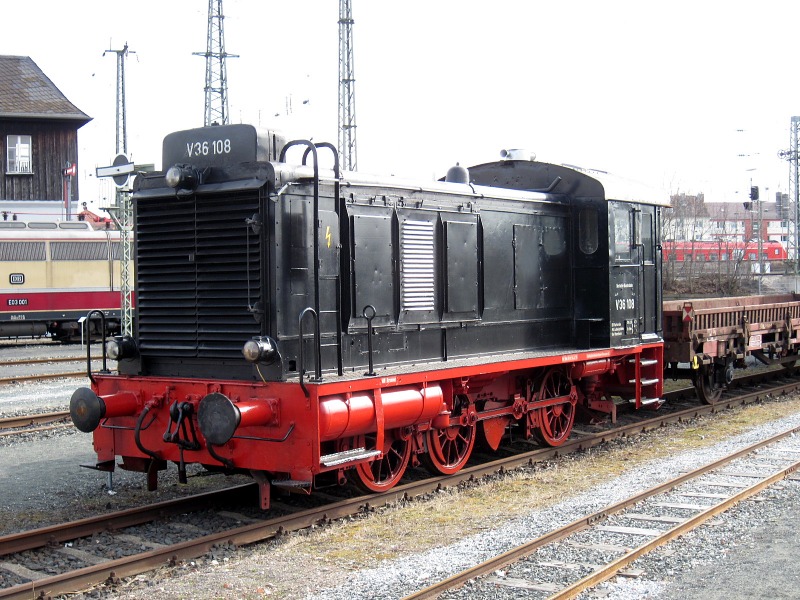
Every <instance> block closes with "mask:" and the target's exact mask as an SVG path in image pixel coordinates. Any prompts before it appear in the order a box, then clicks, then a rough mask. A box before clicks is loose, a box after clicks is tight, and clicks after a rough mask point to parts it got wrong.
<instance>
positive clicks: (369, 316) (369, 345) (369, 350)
mask: <svg viewBox="0 0 800 600" xmlns="http://www.w3.org/2000/svg"><path fill="white" fill-rule="evenodd" d="M367 309H369V310H370V311H371V314H368V313H367ZM361 314H362V315H364V318H365V319H366V320H367V359H368V360H369V371H367V372H366V373H364V375H366V376H367V377H375V368H374V365H373V361H372V335H373V334H372V319H374V318H375V315H377V314H378V311H377V310H375V307H374V306H372V304H367V305H366V306H365V307H364V310H362V311H361Z"/></svg>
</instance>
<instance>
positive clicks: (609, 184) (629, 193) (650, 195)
mask: <svg viewBox="0 0 800 600" xmlns="http://www.w3.org/2000/svg"><path fill="white" fill-rule="evenodd" d="M563 166H564V167H567V168H569V169H574V170H576V171H579V172H581V173H584V174H586V175H588V176H589V177H592V178H593V179H596V180H597V181H598V182H600V184H601V185H602V186H603V189H604V190H605V193H606V199H607V200H621V201H623V202H640V203H644V204H654V205H657V206H670V198H669V193H668V192H667V191H666V190H662V189H658V188H653V187H650V186H648V185H645V184H643V183H641V182H638V181H633V180H631V179H626V178H624V177H620V176H618V175H614V174H612V173H608V172H606V171H598V170H595V169H586V168H583V167H578V166H575V165H563Z"/></svg>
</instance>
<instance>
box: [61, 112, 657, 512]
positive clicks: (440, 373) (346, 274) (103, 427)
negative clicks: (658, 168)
mask: <svg viewBox="0 0 800 600" xmlns="http://www.w3.org/2000/svg"><path fill="white" fill-rule="evenodd" d="M290 153H294V154H293V156H294V157H295V160H294V161H290V160H289V158H288V157H289V155H290ZM318 154H319V155H320V156H318ZM323 155H324V156H328V157H330V156H331V155H332V157H333V159H332V161H331V162H332V163H333V164H332V168H330V169H322V168H320V166H319V161H320V158H321V156H323ZM309 162H310V163H311V164H308V163H309ZM163 164H164V165H170V167H169V168H168V170H167V172H166V173H155V174H146V175H141V176H139V177H138V178H137V180H136V183H135V184H134V193H133V203H134V214H135V219H134V227H135V229H134V235H135V239H136V250H135V260H136V263H135V272H136V286H135V287H136V294H137V298H136V311H135V319H134V321H135V328H134V335H133V336H117V337H115V338H114V339H113V340H110V341H108V342H107V343H106V344H105V346H106V348H105V352H106V355H107V356H108V357H109V358H111V359H113V360H116V361H117V366H118V373H113V374H109V373H92V374H91V378H92V386H91V388H81V389H79V390H77V391H76V392H75V394H74V395H73V397H72V401H71V403H70V412H71V416H72V419H73V422H74V423H75V425H76V426H77V427H78V428H79V429H81V430H82V431H85V432H93V436H94V447H95V450H96V452H97V459H98V461H97V465H96V466H97V468H98V469H102V470H113V469H114V468H115V466H116V462H117V458H120V459H121V462H120V463H119V464H120V465H121V467H122V468H125V469H130V470H135V471H141V472H143V473H146V474H147V476H148V481H149V486H150V487H151V488H154V487H155V486H156V483H157V480H156V476H157V472H158V471H159V470H162V469H165V468H167V465H168V464H169V463H175V464H177V465H178V471H179V477H180V478H181V479H182V480H185V478H186V476H187V474H186V465H187V464H190V463H199V464H202V465H204V466H205V467H207V468H209V469H212V470H219V471H224V472H228V473H247V474H250V475H252V476H253V478H254V479H255V480H256V481H257V482H258V484H259V486H260V490H261V506H262V507H264V508H267V507H268V506H269V504H270V498H271V495H272V493H273V492H274V491H275V490H280V491H284V492H297V493H312V491H313V490H315V489H318V488H321V487H325V486H331V485H340V484H343V483H345V482H346V481H348V480H350V481H353V482H354V483H355V484H356V485H358V486H360V487H361V488H363V489H366V490H369V491H384V490H388V489H390V488H392V487H393V486H395V485H396V484H397V483H398V482H399V481H400V480H401V478H402V477H403V475H404V473H405V472H406V469H407V468H408V467H409V466H416V465H422V466H424V467H426V468H427V469H428V470H429V471H430V472H432V473H434V474H437V475H448V474H452V473H455V472H457V471H459V470H460V469H461V468H463V467H464V465H465V464H467V462H468V460H469V459H470V456H471V455H472V451H473V448H474V447H475V444H476V442H480V443H481V445H482V446H483V447H487V448H491V449H494V450H497V449H498V448H499V447H500V445H501V444H502V443H503V441H504V440H507V439H508V438H509V437H511V436H519V437H522V438H525V439H532V440H535V441H537V442H539V443H541V444H543V445H549V446H558V445H561V444H563V443H564V442H565V441H566V440H567V439H568V437H569V435H570V433H571V431H572V428H573V424H574V422H575V419H576V418H577V417H584V416H598V415H602V414H605V415H609V416H610V418H612V419H613V418H614V417H615V415H616V411H617V407H618V406H620V405H626V406H630V407H632V408H650V409H655V408H658V407H659V406H661V404H662V403H663V399H662V394H663V377H662V375H663V342H662V339H661V271H660V264H661V263H660V260H657V258H658V248H659V242H660V231H659V213H660V210H661V207H662V206H667V205H668V204H669V198H668V197H667V195H666V194H664V195H663V196H661V195H659V196H652V195H650V196H648V195H647V193H644V192H636V193H633V192H631V190H630V189H629V188H627V187H625V186H623V185H621V182H618V181H615V180H613V179H612V178H610V177H608V176H607V175H606V174H602V173H596V172H589V171H583V170H580V169H575V168H568V167H565V166H560V165H552V164H547V163H538V162H534V161H531V160H524V159H519V158H515V157H512V156H511V155H510V154H507V160H502V161H498V162H493V163H486V164H483V165H477V166H475V167H471V168H470V169H469V171H467V170H466V169H463V168H461V167H454V168H453V169H451V170H450V171H449V172H448V176H447V178H445V180H443V181H437V182H418V181H417V182H405V181H402V180H398V179H397V178H394V177H387V178H378V177H369V176H365V175H362V174H358V173H340V172H339V170H338V166H337V160H336V153H335V150H334V149H333V146H331V145H330V144H319V145H314V144H312V143H311V142H308V141H304V140H299V141H295V142H287V141H286V140H284V139H282V138H281V137H280V136H278V135H277V134H275V133H270V132H259V131H258V130H256V129H255V128H253V127H250V126H247V125H229V126H220V127H209V128H201V129H193V130H188V131H181V132H176V133H173V134H170V135H169V136H167V138H166V139H165V140H164V158H163Z"/></svg>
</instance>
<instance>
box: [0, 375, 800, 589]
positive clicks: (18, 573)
mask: <svg viewBox="0 0 800 600" xmlns="http://www.w3.org/2000/svg"><path fill="white" fill-rule="evenodd" d="M798 388H800V378H796V377H793V378H786V377H785V378H784V381H783V382H782V383H781V384H780V385H776V386H772V387H763V386H758V387H754V388H753V389H749V390H746V391H745V392H744V393H741V394H740V395H738V396H737V397H735V398H729V399H724V400H722V401H720V402H719V403H717V404H715V405H696V406H691V407H689V408H683V409H680V410H674V411H672V412H670V413H663V414H662V413H660V411H659V413H657V414H655V416H653V417H652V418H649V419H645V420H638V421H635V422H630V423H626V424H620V423H618V424H617V426H616V427H614V428H612V429H608V430H604V431H599V432H594V433H587V432H577V433H576V434H575V435H574V436H573V437H572V438H571V439H570V440H569V441H568V442H567V443H566V444H565V445H563V446H561V447H559V448H535V449H532V450H530V451H527V452H522V453H519V454H515V455H512V456H507V457H504V458H500V459H496V460H491V461H488V462H484V463H482V464H478V465H475V466H471V467H468V468H465V469H463V470H462V471H460V472H458V473H457V474H455V475H453V476H450V477H434V478H427V479H421V480H419V481H414V482H411V483H407V484H404V485H400V486H397V487H395V488H393V489H392V490H390V491H389V492H386V493H383V494H374V495H369V496H359V497H355V498H348V499H334V500H332V501H329V502H328V503H326V504H324V505H322V506H319V507H313V508H298V507H292V506H288V505H286V504H281V503H275V507H276V510H275V511H273V512H271V513H270V514H268V515H266V517H265V518H251V517H247V516H242V515H241V514H239V513H234V514H233V515H232V517H233V519H232V524H230V525H229V526H227V527H223V526H220V528H219V530H215V531H213V532H212V533H208V531H207V529H206V530H203V531H196V528H195V530H194V531H192V527H191V525H190V524H189V522H190V521H192V520H193V519H189V520H188V521H186V519H183V520H181V521H180V522H177V521H175V522H173V521H172V520H171V519H172V517H171V516H170V515H180V514H184V515H185V513H187V511H190V510H191V511H196V510H202V509H204V508H205V507H208V506H209V505H212V504H213V505H215V506H219V505H220V504H221V503H224V502H227V501H230V498H231V495H233V496H234V497H237V498H238V499H239V502H240V503H242V502H245V503H246V502H247V501H246V499H245V500H243V498H246V495H249V494H250V492H248V491H246V489H244V488H234V490H233V491H224V492H222V494H226V495H221V496H216V498H215V495H212V494H206V495H203V496H202V497H199V498H197V499H193V498H190V499H188V500H187V501H184V502H183V503H178V502H177V501H172V502H170V503H166V504H165V503H162V504H160V505H154V506H151V507H142V508H141V509H136V510H133V511H131V510H128V511H123V512H121V513H109V514H106V515H102V516H99V517H97V518H94V519H88V520H82V521H80V522H77V523H68V524H63V525H58V526H53V527H47V528H43V529H39V530H34V531H29V532H23V533H18V534H12V535H11V536H6V537H1V538H0V548H3V554H4V556H0V572H3V571H5V572H6V573H10V574H11V576H10V579H9V580H10V581H15V583H13V584H6V585H5V586H4V587H3V589H0V599H6V598H15V599H17V598H19V599H21V598H30V597H31V596H32V594H34V593H36V594H39V593H45V594H58V593H68V592H71V591H75V590H77V589H83V588H85V587H86V586H90V585H94V584H98V583H102V582H104V581H108V580H111V581H114V580H117V579H119V578H121V577H127V576H132V575H135V574H138V573H142V572H145V571H147V570H150V569H152V568H154V567H157V566H163V565H165V564H175V563H176V562H179V561H182V560H189V559H192V558H195V557H198V556H201V555H204V554H206V553H207V552H208V551H209V550H210V549H211V548H213V547H214V546H216V545H225V544H233V545H237V546H238V545H243V544H251V543H255V542H260V541H265V540H268V539H270V538H273V537H275V536H277V535H279V534H280V533H282V532H286V531H295V530H299V529H303V528H306V527H309V526H311V525H313V524H316V523H320V522H325V521H328V520H331V519H338V518H343V517H347V516H352V515H355V514H358V513H360V512H362V511H363V510H364V509H365V507H366V508H368V507H370V506H379V505H383V504H390V503H394V502H397V501H399V500H404V499H408V498H414V497H418V496H421V495H424V494H427V493H431V492H432V491H435V490H437V489H439V488H441V487H448V486H456V485H459V484H460V483H462V482H465V481H468V480H475V479H480V478H482V477H484V476H488V475H493V474H496V473H498V472H502V471H505V470H510V469H514V468H516V467H519V466H521V465H528V464H532V463H535V462H538V461H542V460H546V459H548V458H553V457H555V456H557V455H561V454H566V453H570V452H576V451H579V450H583V449H587V448H590V447H592V446H596V445H599V444H602V443H603V442H605V441H607V440H611V439H614V438H618V437H624V436H631V435H635V434H637V433H640V432H644V431H648V430H651V429H655V428H658V427H662V426H663V425H665V424H666V423H670V422H681V421H685V420H688V419H692V418H695V417H697V416H700V415H703V414H710V413H713V412H716V411H719V410H722V409H723V408H733V407H736V406H740V405H744V404H748V403H751V402H757V401H759V400H761V399H762V398H764V396H765V395H766V394H773V395H774V394H781V393H789V392H791V391H796V390H797V389H798ZM684 392H685V391H684ZM636 414H637V415H641V414H642V413H636ZM621 420H624V419H621ZM246 487H253V492H252V493H253V495H254V494H255V486H246ZM319 497H320V498H323V499H324V495H320V496H319ZM187 502H188V503H187ZM192 503H194V504H195V505H194V506H192ZM249 504H251V505H252V504H255V502H254V501H253V502H250V503H249ZM276 512H278V513H281V514H278V515H275V513H276ZM156 518H159V519H162V520H163V519H166V522H165V524H164V525H163V526H164V527H173V528H175V527H177V528H178V529H182V530H184V532H185V533H186V532H188V533H186V535H184V539H183V540H182V541H180V542H178V543H174V544H163V543H162V542H163V537H164V536H163V535H159V534H158V533H157V534H156V539H150V540H148V539H143V538H142V535H141V533H140V532H139V531H136V532H134V533H132V532H131V528H134V530H136V528H137V527H139V526H141V525H142V524H143V523H147V522H153V520H154V519H156ZM159 527H161V526H159ZM156 531H158V528H156ZM99 532H103V535H104V536H105V535H108V536H111V541H109V542H108V543H107V544H106V545H105V546H104V547H106V549H107V548H108V547H113V545H114V544H117V542H116V541H114V540H115V538H118V540H119V542H118V543H119V545H120V546H123V547H125V548H130V547H131V545H134V546H138V547H139V548H145V550H144V551H139V552H132V551H128V550H124V551H122V552H123V553H127V555H125V556H123V557H120V558H115V559H113V560H109V559H108V558H106V557H104V556H93V555H92V554H91V553H89V554H86V552H87V550H85V549H84V547H92V546H96V544H87V543H85V542H81V541H80V540H85V539H87V537H86V536H89V539H91V538H92V536H95V538H96V536H98V535H100V533H99ZM55 544H57V545H59V546H65V545H67V546H69V550H70V552H67V554H69V555H70V556H71V560H72V563H73V567H71V568H65V569H64V571H63V572H61V573H58V574H56V575H48V574H45V573H41V572H36V571H35V570H33V569H31V568H30V567H28V566H26V565H28V564H29V563H30V562H31V558H30V553H31V552H52V551H53V550H52V547H53V546H54V545H55ZM62 550H64V548H62ZM62 553H63V552H62ZM33 562H34V563H39V562H44V563H45V564H47V563H48V561H47V560H46V559H44V560H43V561H38V560H34V561H33ZM7 579H8V578H7ZM26 580H27V581H26Z"/></svg>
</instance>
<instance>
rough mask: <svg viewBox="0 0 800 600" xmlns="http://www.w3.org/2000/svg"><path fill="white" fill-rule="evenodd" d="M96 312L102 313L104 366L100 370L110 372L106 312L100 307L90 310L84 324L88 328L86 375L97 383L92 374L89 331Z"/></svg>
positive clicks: (101, 330) (101, 327) (101, 328)
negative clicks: (107, 359) (107, 357)
mask: <svg viewBox="0 0 800 600" xmlns="http://www.w3.org/2000/svg"><path fill="white" fill-rule="evenodd" d="M95 313H97V314H99V315H100V335H101V337H102V340H103V341H102V342H101V343H102V345H103V368H102V370H101V371H100V372H101V373H110V371H109V370H108V366H107V363H106V313H104V312H103V311H102V310H100V309H99V308H95V309H93V310H90V311H89V314H87V315H86V320H85V321H84V324H83V326H84V327H85V328H86V375H87V377H89V380H90V381H91V382H92V383H95V380H94V377H93V376H92V336H91V334H90V331H89V322H90V321H91V320H92V315H93V314H95Z"/></svg>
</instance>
